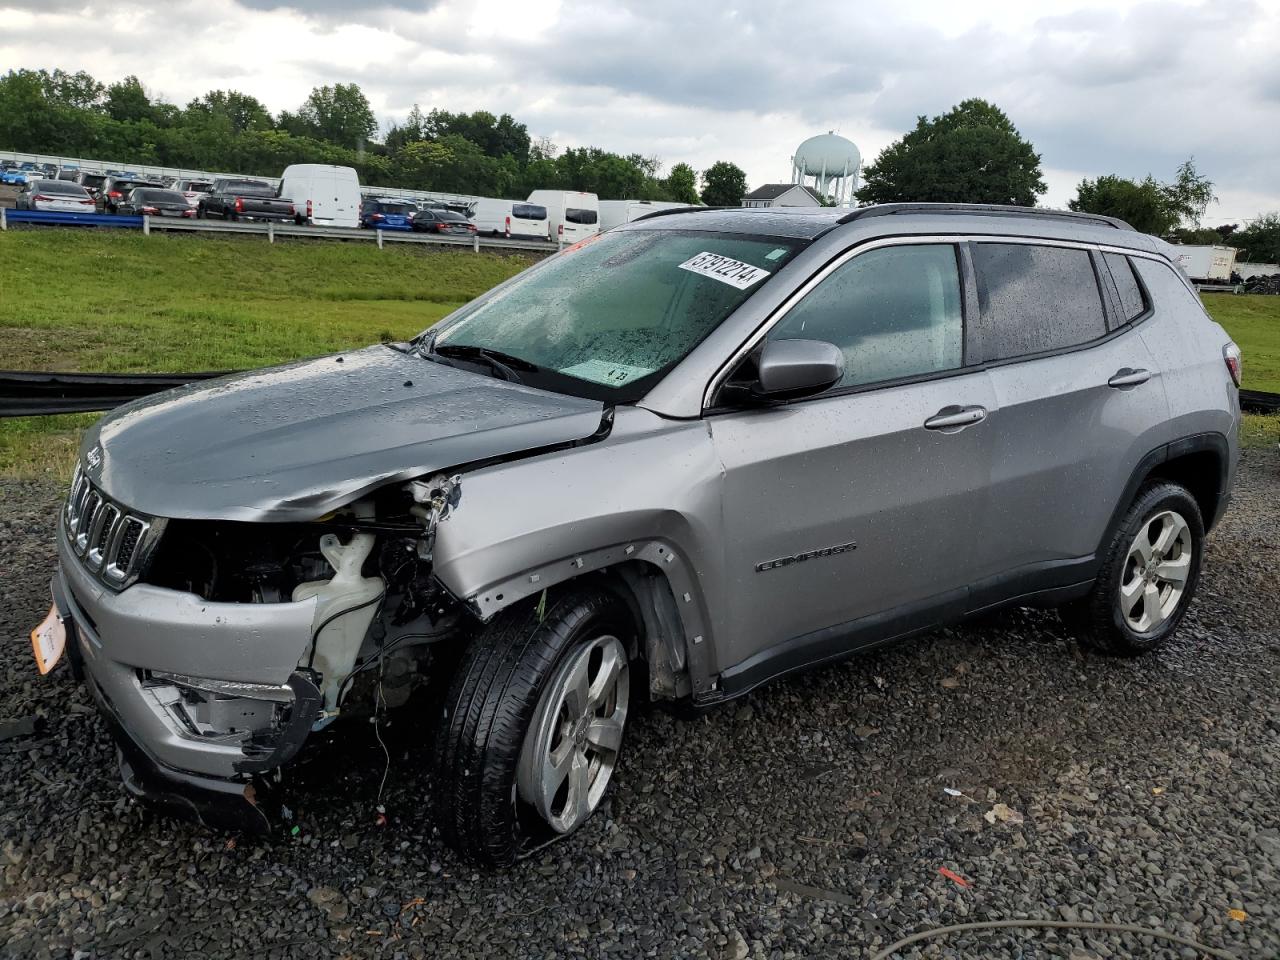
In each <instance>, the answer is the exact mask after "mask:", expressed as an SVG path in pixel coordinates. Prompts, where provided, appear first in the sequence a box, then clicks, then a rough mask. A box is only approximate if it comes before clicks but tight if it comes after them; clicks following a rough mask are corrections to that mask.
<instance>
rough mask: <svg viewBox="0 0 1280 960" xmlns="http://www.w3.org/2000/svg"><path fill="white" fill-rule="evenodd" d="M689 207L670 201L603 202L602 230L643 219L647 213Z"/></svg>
mask: <svg viewBox="0 0 1280 960" xmlns="http://www.w3.org/2000/svg"><path fill="white" fill-rule="evenodd" d="M687 206H689V205H688V204H687V203H674V202H672V201H670V200H601V201H600V229H601V230H612V229H613V228H614V227H620V226H622V225H623V224H624V223H630V222H631V221H632V220H635V219H637V218H639V217H643V216H644V215H645V214H646V213H654V212H655V211H658V210H672V209H675V208H677V207H687Z"/></svg>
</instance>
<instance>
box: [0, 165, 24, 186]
mask: <svg viewBox="0 0 1280 960" xmlns="http://www.w3.org/2000/svg"><path fill="white" fill-rule="evenodd" d="M29 175H30V171H27V170H20V169H18V168H17V167H5V168H4V169H3V170H0V183H8V184H15V183H26V182H27V177H28V176H29Z"/></svg>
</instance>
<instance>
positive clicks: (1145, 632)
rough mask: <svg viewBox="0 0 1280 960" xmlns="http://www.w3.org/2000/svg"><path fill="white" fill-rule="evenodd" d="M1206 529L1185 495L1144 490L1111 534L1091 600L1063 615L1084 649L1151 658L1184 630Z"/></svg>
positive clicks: (1153, 487)
mask: <svg viewBox="0 0 1280 960" xmlns="http://www.w3.org/2000/svg"><path fill="white" fill-rule="evenodd" d="M1203 554H1204V521H1203V519H1202V518H1201V515H1200V507H1199V505H1198V504H1197V503H1196V500H1195V498H1194V497H1193V496H1191V494H1190V493H1189V492H1188V491H1187V490H1186V488H1185V487H1182V486H1179V485H1178V484H1176V483H1168V482H1156V483H1152V484H1149V485H1147V486H1145V487H1143V488H1142V489H1141V490H1140V491H1139V492H1138V496H1137V499H1136V500H1134V503H1133V505H1132V506H1131V507H1130V508H1129V510H1128V511H1127V512H1126V514H1125V516H1124V519H1123V520H1122V521H1121V522H1120V524H1119V526H1118V527H1117V528H1116V530H1115V533H1114V534H1112V538H1111V542H1110V544H1109V546H1108V548H1107V550H1106V553H1105V555H1104V559H1103V563H1102V568H1101V570H1100V571H1099V573H1098V579H1097V581H1096V582H1095V583H1094V586H1093V591H1092V592H1091V593H1090V595H1089V596H1088V597H1086V598H1085V599H1083V600H1081V601H1079V602H1078V603H1077V604H1075V605H1074V606H1073V607H1071V608H1069V609H1068V610H1067V611H1065V612H1066V613H1067V619H1068V620H1070V621H1072V622H1074V624H1075V625H1076V626H1077V628H1078V629H1079V630H1080V632H1081V634H1082V636H1083V639H1084V640H1085V642H1087V643H1088V644H1090V645H1091V646H1093V647H1095V648H1097V649H1098V650H1101V651H1102V652H1104V653H1112V654H1118V655H1120V656H1129V657H1131V656H1137V655H1138V654H1142V653H1147V652H1148V651H1150V650H1154V649H1155V648H1156V647H1157V646H1159V645H1160V644H1161V643H1162V642H1163V641H1164V640H1166V639H1167V638H1168V637H1169V636H1170V635H1171V634H1172V633H1173V632H1174V631H1175V630H1177V629H1178V624H1180V623H1181V622H1182V618H1183V616H1185V615H1186V612H1187V607H1188V606H1189V605H1190V603H1191V598H1192V597H1193V596H1194V595H1195V590H1196V584H1197V583H1198V582H1199V579H1200V560H1201V557H1202V556H1203Z"/></svg>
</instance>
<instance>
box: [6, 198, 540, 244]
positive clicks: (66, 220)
mask: <svg viewBox="0 0 1280 960" xmlns="http://www.w3.org/2000/svg"><path fill="white" fill-rule="evenodd" d="M11 224H44V225H48V226H85V227H135V228H137V227H140V228H142V232H143V233H144V234H147V235H150V233H151V232H152V231H153V230H164V231H177V232H189V233H214V234H217V233H240V234H254V235H257V236H262V237H266V239H267V242H268V243H275V241H276V237H288V238H291V239H293V238H299V239H303V240H356V241H363V242H372V243H376V244H377V245H378V248H379V249H381V248H382V247H383V246H384V245H385V244H388V243H425V244H433V245H436V246H443V247H469V248H471V249H472V250H473V251H475V252H476V253H479V252H480V251H481V250H519V251H522V252H527V253H539V254H544V255H545V254H552V253H555V252H556V251H557V250H558V249H559V248H560V247H559V245H558V244H556V243H552V242H551V241H542V240H513V239H510V238H507V237H482V236H480V235H479V234H473V235H472V236H469V237H450V236H443V235H440V234H430V233H415V232H413V231H411V230H362V229H358V228H349V227H313V226H298V225H296V224H293V223H272V222H268V223H249V222H245V221H236V220H230V221H228V220H192V219H188V218H186V217H152V216H142V217H130V216H120V215H118V214H102V213H54V212H52V211H47V210H5V209H3V208H0V230H8V229H9V226H10V225H11Z"/></svg>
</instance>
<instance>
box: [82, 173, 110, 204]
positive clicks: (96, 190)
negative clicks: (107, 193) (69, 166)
mask: <svg viewBox="0 0 1280 960" xmlns="http://www.w3.org/2000/svg"><path fill="white" fill-rule="evenodd" d="M106 182H107V177H106V174H102V173H90V172H89V171H87V170H81V171H80V172H79V173H78V174H77V175H76V183H78V184H80V186H82V187H84V188H85V189H86V190H88V191H89V196H91V197H93V198H94V199H95V200H96V199H97V198H98V197H100V196H101V195H102V185H103V184H104V183H106Z"/></svg>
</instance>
